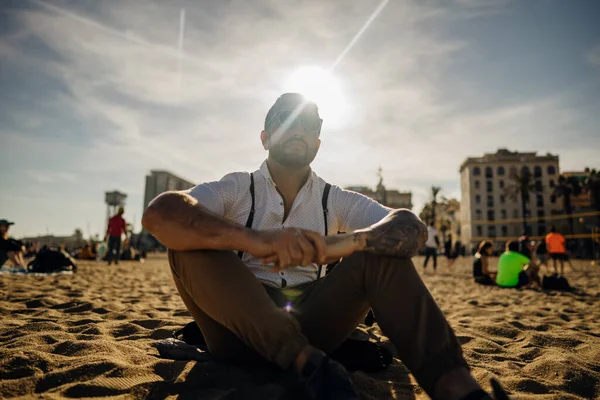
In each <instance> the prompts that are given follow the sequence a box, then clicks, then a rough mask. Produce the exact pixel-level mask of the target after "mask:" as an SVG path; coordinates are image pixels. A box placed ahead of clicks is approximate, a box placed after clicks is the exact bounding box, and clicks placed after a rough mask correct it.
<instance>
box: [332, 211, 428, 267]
mask: <svg viewBox="0 0 600 400" xmlns="http://www.w3.org/2000/svg"><path fill="white" fill-rule="evenodd" d="M426 240H427V227H426V226H425V224H423V222H421V220H420V219H419V218H418V217H417V216H416V215H414V214H413V213H412V212H410V211H408V210H395V211H394V212H393V213H392V214H390V215H389V216H387V217H385V218H384V219H383V220H381V221H380V222H378V223H376V224H374V225H371V226H370V227H368V228H365V229H361V230H359V231H356V232H354V233H345V234H341V235H334V236H327V237H326V238H325V243H326V244H327V253H326V255H327V259H328V261H329V260H335V259H339V258H341V257H347V256H349V255H350V254H352V253H354V252H356V251H367V252H371V253H376V254H385V255H390V256H395V257H401V258H411V257H413V256H415V255H416V254H417V252H418V251H419V250H420V249H421V247H423V244H424V243H425V241H426Z"/></svg>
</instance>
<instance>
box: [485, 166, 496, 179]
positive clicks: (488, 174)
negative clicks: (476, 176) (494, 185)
mask: <svg viewBox="0 0 600 400" xmlns="http://www.w3.org/2000/svg"><path fill="white" fill-rule="evenodd" d="M493 176H494V173H493V172H492V168H491V167H487V168H486V169H485V177H486V178H491V177H493Z"/></svg>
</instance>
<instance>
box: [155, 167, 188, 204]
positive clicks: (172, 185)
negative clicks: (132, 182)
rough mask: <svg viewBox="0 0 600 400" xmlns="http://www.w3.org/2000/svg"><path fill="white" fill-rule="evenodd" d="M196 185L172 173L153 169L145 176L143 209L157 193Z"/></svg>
mask: <svg viewBox="0 0 600 400" xmlns="http://www.w3.org/2000/svg"><path fill="white" fill-rule="evenodd" d="M194 186H196V184H195V183H191V182H189V181H186V180H185V179H182V178H180V177H178V176H177V175H174V174H172V173H170V172H168V171H161V170H153V171H150V175H147V176H146V188H145V191H144V208H143V209H144V210H145V209H146V207H148V203H150V202H151V201H152V199H154V198H155V197H156V196H158V195H159V194H161V193H163V192H166V191H169V190H186V189H190V188H192V187H194Z"/></svg>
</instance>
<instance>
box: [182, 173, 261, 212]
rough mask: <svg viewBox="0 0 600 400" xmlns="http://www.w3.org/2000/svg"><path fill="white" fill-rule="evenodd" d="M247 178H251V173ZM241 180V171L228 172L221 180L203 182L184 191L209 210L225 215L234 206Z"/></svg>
mask: <svg viewBox="0 0 600 400" xmlns="http://www.w3.org/2000/svg"><path fill="white" fill-rule="evenodd" d="M246 175H248V174H246ZM247 180H248V181H249V180H250V178H249V175H248V178H247ZM239 181H240V173H232V174H227V175H225V176H224V177H223V178H222V179H221V180H220V181H214V182H207V183H201V184H200V185H197V186H195V187H193V188H191V189H188V190H186V191H184V193H187V194H189V195H190V196H192V197H193V198H195V199H196V200H198V203H200V205H202V206H203V207H206V208H207V209H208V210H209V211H211V212H213V213H215V214H217V215H219V216H221V217H224V216H225V215H226V214H227V213H228V212H229V210H231V207H232V206H233V203H234V201H235V198H236V196H237V194H238V193H237V192H238V190H239V187H240V184H239Z"/></svg>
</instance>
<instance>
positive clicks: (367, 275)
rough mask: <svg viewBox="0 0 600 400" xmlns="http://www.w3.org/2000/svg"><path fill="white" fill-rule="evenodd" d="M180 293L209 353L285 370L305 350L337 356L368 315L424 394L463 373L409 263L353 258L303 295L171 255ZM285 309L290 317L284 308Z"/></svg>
mask: <svg viewBox="0 0 600 400" xmlns="http://www.w3.org/2000/svg"><path fill="white" fill-rule="evenodd" d="M169 263H170V265H171V271H172V273H173V278H174V280H175V284H176V285H177V289H178V291H179V294H180V295H181V298H182V299H183V302H184V303H185V305H186V307H187V309H188V310H189V311H190V313H191V314H192V316H193V318H194V320H195V321H196V323H197V324H198V326H199V328H200V330H201V331H202V333H203V335H204V337H205V340H206V344H207V347H208V350H209V352H210V353H211V354H212V355H213V356H215V357H216V358H221V359H231V358H235V357H238V356H239V355H241V354H244V352H247V351H248V350H249V349H251V350H253V351H255V352H256V353H258V354H259V355H261V356H262V357H264V358H265V359H266V360H268V361H271V362H274V363H276V364H277V365H279V366H280V367H282V368H289V367H290V366H291V364H292V362H293V361H294V359H295V358H296V356H297V355H298V353H299V352H300V350H301V349H302V348H303V347H304V346H305V345H307V344H309V343H310V344H311V345H313V346H315V347H317V348H320V349H322V350H323V351H324V352H326V353H330V352H332V351H333V350H335V349H336V348H337V347H338V346H339V345H340V344H341V343H342V342H343V341H344V340H345V339H346V338H347V337H348V336H349V335H350V334H351V333H352V332H353V330H354V329H355V328H356V327H357V326H358V324H360V323H361V322H362V321H363V319H364V317H365V315H366V314H367V312H368V310H369V309H370V308H372V309H373V311H374V313H375V317H376V318H377V323H378V324H379V326H380V328H381V330H382V332H383V333H384V334H385V335H386V336H387V337H389V338H390V340H391V341H392V342H393V343H394V345H395V347H396V349H397V350H398V355H399V358H400V359H401V361H402V362H403V363H404V365H405V366H406V367H407V368H408V369H409V370H410V371H411V372H412V374H413V375H414V376H415V378H416V379H417V381H418V382H419V384H420V385H421V386H422V387H423V389H424V390H425V391H426V392H427V393H430V394H431V393H432V391H433V387H434V384H435V382H436V381H437V379H438V378H439V377H440V375H442V374H443V373H444V372H446V371H448V370H450V369H454V368H457V367H466V362H465V360H464V358H463V356H462V351H461V347H460V343H459V342H458V340H457V338H456V336H455V335H454V332H453V331H452V329H451V328H450V326H449V325H448V322H447V321H446V319H445V317H444V315H443V314H442V312H441V310H440V309H439V307H438V306H437V304H436V303H435V300H434V299H433V297H432V296H431V294H430V293H429V291H428V290H427V288H426V287H425V285H424V284H423V282H422V281H421V278H420V276H419V274H418V273H417V271H416V270H415V267H414V265H413V263H412V261H411V260H409V259H400V258H395V257H387V256H377V255H372V254H369V253H355V254H353V255H352V256H350V257H346V258H344V259H343V260H342V261H341V262H340V263H339V264H338V265H337V267H335V268H334V269H333V271H332V272H331V273H329V274H328V275H327V276H326V277H325V278H322V279H319V280H318V281H316V282H312V283H310V284H306V285H302V286H301V287H295V288H290V289H288V288H286V289H275V288H271V287H266V286H263V285H262V284H261V283H260V282H259V280H258V279H257V278H256V277H255V276H254V275H253V274H252V272H250V270H249V269H248V268H247V267H246V265H245V264H244V263H242V262H241V260H240V259H239V258H238V257H237V256H236V255H235V254H234V253H233V252H228V251H204V250H203V251H186V252H183V251H169ZM287 301H290V302H291V303H292V305H293V311H292V312H291V313H288V312H286V311H285V310H283V309H282V308H281V307H282V306H283V305H284V304H285V303H286V302H287Z"/></svg>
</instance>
